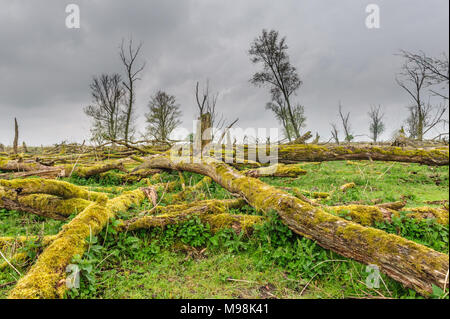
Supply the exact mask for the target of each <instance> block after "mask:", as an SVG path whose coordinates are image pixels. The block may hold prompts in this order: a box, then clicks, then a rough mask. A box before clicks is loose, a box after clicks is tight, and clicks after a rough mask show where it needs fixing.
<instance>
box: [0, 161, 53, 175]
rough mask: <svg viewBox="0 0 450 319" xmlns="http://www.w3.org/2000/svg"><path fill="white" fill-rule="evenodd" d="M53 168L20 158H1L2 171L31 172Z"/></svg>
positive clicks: (0, 169) (0, 168) (0, 166)
mask: <svg viewBox="0 0 450 319" xmlns="http://www.w3.org/2000/svg"><path fill="white" fill-rule="evenodd" d="M49 169H51V167H49V166H45V165H42V164H40V163H37V162H23V161H19V160H8V159H2V158H0V171H5V172H31V171H46V170H49Z"/></svg>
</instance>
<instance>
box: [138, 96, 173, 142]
mask: <svg viewBox="0 0 450 319" xmlns="http://www.w3.org/2000/svg"><path fill="white" fill-rule="evenodd" d="M148 107H149V108H150V112H149V113H147V114H146V118H147V123H148V126H147V131H148V133H149V134H150V136H151V137H152V138H154V139H155V140H157V141H160V142H168V141H169V136H170V134H171V133H172V131H173V130H174V129H175V128H176V127H177V126H178V125H180V124H181V120H180V117H181V111H180V106H179V105H177V104H176V99H175V96H173V95H169V94H167V93H166V92H163V91H158V92H157V93H156V94H155V95H154V96H153V97H152V98H151V100H150V102H149V103H148Z"/></svg>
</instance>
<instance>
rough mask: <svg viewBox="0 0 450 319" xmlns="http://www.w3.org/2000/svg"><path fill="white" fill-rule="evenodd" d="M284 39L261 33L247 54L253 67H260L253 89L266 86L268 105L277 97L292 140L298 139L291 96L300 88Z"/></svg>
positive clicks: (254, 76)
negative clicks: (255, 65)
mask: <svg viewBox="0 0 450 319" xmlns="http://www.w3.org/2000/svg"><path fill="white" fill-rule="evenodd" d="M287 49H288V46H287V44H286V38H281V39H279V35H278V32H277V31H275V30H271V31H267V30H262V35H261V36H259V37H258V38H256V39H255V40H254V41H253V43H252V44H251V46H250V50H249V54H250V57H251V61H252V62H253V63H255V64H256V63H262V64H263V70H262V71H261V72H257V73H255V74H254V75H253V78H252V79H251V82H252V83H253V84H254V85H257V86H262V85H268V86H269V87H270V91H271V95H272V101H276V95H277V94H281V96H282V97H283V99H284V103H285V105H286V113H287V119H288V120H289V122H290V125H291V126H292V131H293V133H294V136H293V137H295V138H299V137H300V127H299V125H298V122H296V118H295V110H294V107H293V106H292V104H291V96H292V94H294V93H295V92H296V91H297V89H298V88H299V87H300V85H301V84H302V81H301V80H300V78H299V76H298V74H297V70H296V68H295V67H294V66H292V64H291V63H290V61H289V56H288V54H287Z"/></svg>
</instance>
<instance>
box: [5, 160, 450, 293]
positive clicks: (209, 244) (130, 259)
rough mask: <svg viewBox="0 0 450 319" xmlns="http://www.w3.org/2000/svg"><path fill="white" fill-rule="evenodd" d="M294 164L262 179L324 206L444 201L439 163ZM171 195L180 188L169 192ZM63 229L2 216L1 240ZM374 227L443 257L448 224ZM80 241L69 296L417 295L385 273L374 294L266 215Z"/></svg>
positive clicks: (335, 258) (444, 172)
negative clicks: (247, 223) (294, 169)
mask: <svg viewBox="0 0 450 319" xmlns="http://www.w3.org/2000/svg"><path fill="white" fill-rule="evenodd" d="M299 165H301V167H302V168H304V169H305V170H307V172H308V173H307V175H305V176H301V177H299V178H272V177H267V178H262V180H263V181H264V182H266V183H268V184H271V185H274V186H280V187H283V188H288V187H295V188H297V189H299V190H301V191H304V193H305V194H308V192H329V193H330V194H331V195H330V197H329V198H327V199H324V200H321V201H320V202H321V203H322V204H326V205H340V204H347V203H353V202H358V203H361V204H373V203H378V202H392V201H398V200H405V201H407V206H406V207H418V206H435V207H438V206H439V205H432V204H429V203H427V202H429V201H440V200H448V197H449V193H448V191H449V169H448V167H447V166H444V167H429V166H422V165H417V164H404V163H391V162H368V161H361V162H348V161H340V162H325V163H321V164H319V163H309V164H307V163H305V164H299ZM117 173H119V172H117ZM162 177H163V180H164V181H175V180H178V179H179V175H178V173H163V174H162ZM183 177H184V180H185V181H186V184H190V185H194V184H195V183H196V182H198V181H200V180H201V179H202V176H200V175H196V174H191V173H183ZM66 180H68V181H70V182H72V183H74V184H78V185H85V186H90V187H92V189H95V190H103V191H105V190H107V191H108V192H110V193H111V196H113V194H117V193H120V192H121V191H123V190H124V189H134V188H136V187H139V186H142V185H144V184H143V182H140V183H135V184H131V185H127V186H125V187H123V185H118V184H119V183H118V182H117V181H116V180H115V179H114V176H112V175H111V176H109V175H108V174H105V175H104V177H103V178H91V179H89V180H85V179H81V178H77V177H72V178H70V179H66ZM349 182H354V183H355V184H356V186H355V187H354V188H351V189H348V190H347V191H346V192H342V191H339V187H340V186H341V185H343V184H345V183H349ZM105 187H108V188H105ZM179 191H180V188H178V189H175V190H174V191H173V193H176V192H179ZM173 193H172V194H173ZM162 195H163V194H161V193H160V194H159V197H160V198H161V197H162ZM200 195H201V196H204V197H205V198H231V195H230V194H229V193H228V192H227V191H225V190H224V189H223V188H222V187H220V186H218V185H217V184H214V183H212V184H211V185H210V186H208V187H207V188H205V189H204V190H203V191H202V192H201V194H194V195H193V196H192V198H190V200H196V199H198V198H199V197H200ZM171 202H172V196H171V194H164V196H163V197H162V201H161V203H160V204H161V205H168V204H170V203H171ZM149 207H151V204H149V202H148V201H145V202H144V203H143V204H142V205H141V207H133V208H132V209H131V210H130V211H128V212H123V213H121V214H119V216H117V217H118V218H129V217H131V216H133V214H135V213H137V212H138V211H141V210H144V209H148V208H149ZM239 213H240V214H257V215H260V214H261V212H258V211H256V210H255V209H253V208H251V207H249V206H244V207H243V208H241V209H239ZM64 223H65V222H61V221H54V220H50V219H44V218H42V217H39V216H34V215H30V214H26V213H22V212H17V211H7V210H4V209H3V210H0V236H17V235H31V234H34V235H36V234H39V235H49V234H56V233H57V232H58V231H59V229H60V228H61V226H62V225H63V224H64ZM112 223H113V224H114V223H115V220H113V221H112ZM376 227H377V228H380V229H383V230H385V231H387V232H390V233H395V234H399V235H401V236H403V237H406V238H408V239H411V240H414V241H416V242H419V243H421V244H424V245H426V246H429V247H431V248H433V249H435V250H437V251H440V252H444V253H447V254H448V250H449V246H448V239H449V237H448V236H449V235H448V226H442V225H440V224H438V223H436V222H435V221H434V220H433V219H430V220H421V221H419V220H413V219H409V218H406V217H401V218H396V219H394V220H393V222H392V223H378V224H377V225H376ZM88 240H89V250H88V252H87V253H86V254H85V255H83V256H77V257H76V258H74V260H73V263H75V264H77V265H78V266H79V267H80V269H81V275H82V276H81V287H80V289H77V290H71V291H69V293H68V294H67V298H421V297H420V296H419V295H418V294H417V293H416V292H415V291H413V290H410V289H405V288H403V287H402V286H401V285H400V284H398V283H397V282H395V281H394V280H392V279H390V278H388V277H386V276H384V275H382V280H381V282H380V286H379V288H369V287H367V285H366V278H367V276H368V275H369V273H368V272H367V271H366V270H367V269H366V265H363V264H360V263H358V262H355V261H352V260H350V259H347V258H344V257H342V256H339V255H337V254H335V253H333V252H331V251H328V250H324V249H322V248H321V247H319V246H318V245H316V244H315V243H314V242H313V241H311V240H309V239H306V238H302V237H300V236H297V235H295V234H293V233H292V232H291V231H290V230H289V229H288V228H287V227H286V226H284V225H283V224H282V223H281V222H280V221H279V219H278V218H277V216H275V215H271V216H269V218H268V219H267V221H266V222H265V223H264V224H262V225H260V226H258V227H257V228H256V229H255V230H254V231H253V233H252V234H251V235H244V234H236V233H235V232H234V231H233V230H231V229H225V230H221V231H219V232H217V233H213V232H212V231H211V229H210V228H209V225H205V224H202V223H201V222H200V221H199V220H198V219H196V218H192V219H190V220H188V221H187V222H184V223H182V224H178V225H173V226H167V227H166V228H165V229H160V228H154V229H152V230H150V231H148V230H147V231H136V232H132V233H116V232H115V231H114V230H113V227H107V229H105V230H103V232H102V233H101V234H100V235H99V236H94V237H92V238H89V239H88ZM21 250H22V251H23V252H25V253H27V255H28V256H29V257H30V259H31V260H33V259H35V258H36V255H37V254H39V252H40V251H41V247H40V246H39V245H37V244H36V243H34V242H30V243H27V244H26V245H25V247H24V248H21ZM6 255H7V256H8V252H6ZM29 266H30V262H26V263H24V264H21V263H16V264H15V267H16V268H17V271H18V272H20V274H21V275H23V274H24V273H26V271H27V268H28V267H29ZM18 272H16V271H15V270H14V269H12V267H9V266H7V267H4V268H3V270H0V297H1V298H5V297H6V296H7V294H8V291H9V290H10V289H11V288H12V287H13V285H14V283H15V281H16V280H17V279H18V278H19V277H20V275H19V274H18ZM442 296H445V292H443V291H442V290H440V288H438V287H436V288H435V289H434V294H433V297H436V298H439V297H442ZM447 296H448V295H447Z"/></svg>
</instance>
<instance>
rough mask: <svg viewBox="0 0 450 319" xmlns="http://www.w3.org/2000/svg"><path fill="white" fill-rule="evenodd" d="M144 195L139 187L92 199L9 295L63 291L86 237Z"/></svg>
mask: <svg viewBox="0 0 450 319" xmlns="http://www.w3.org/2000/svg"><path fill="white" fill-rule="evenodd" d="M144 198H145V194H144V192H143V191H142V190H140V189H137V190H135V191H130V192H126V193H124V194H123V195H121V196H118V197H116V198H114V199H112V200H110V201H108V202H107V203H103V205H102V204H99V203H92V204H91V205H89V206H88V207H87V208H86V209H85V210H84V211H83V212H81V213H80V214H78V215H77V216H76V217H75V218H74V219H72V220H71V221H70V222H69V223H68V224H67V225H64V226H63V228H62V230H61V231H60V232H59V233H58V235H57V237H56V239H55V240H54V241H53V242H52V243H51V244H50V245H49V246H48V247H47V248H46V249H45V250H44V251H43V252H42V254H41V255H39V257H38V259H37V261H36V263H35V264H34V265H33V266H32V267H31V268H30V270H29V271H28V273H27V274H26V275H25V276H24V277H22V278H21V279H20V280H19V281H18V283H17V285H16V286H15V287H14V288H13V289H12V290H11V292H10V294H9V296H8V298H19V299H24V298H58V297H62V296H63V295H64V292H65V291H66V289H67V287H66V281H65V270H66V266H67V265H69V264H70V262H71V260H72V258H73V257H74V256H75V255H77V254H79V255H82V254H83V253H84V251H85V249H86V248H87V245H88V242H87V241H86V238H88V237H89V236H94V235H96V234H98V233H99V232H100V231H101V230H102V229H103V227H104V226H105V225H106V224H107V222H108V221H109V219H110V218H111V217H114V216H115V214H116V213H117V212H119V211H124V210H126V209H128V208H129V207H130V206H131V205H132V204H135V205H139V204H140V203H141V202H142V201H143V200H144Z"/></svg>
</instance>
